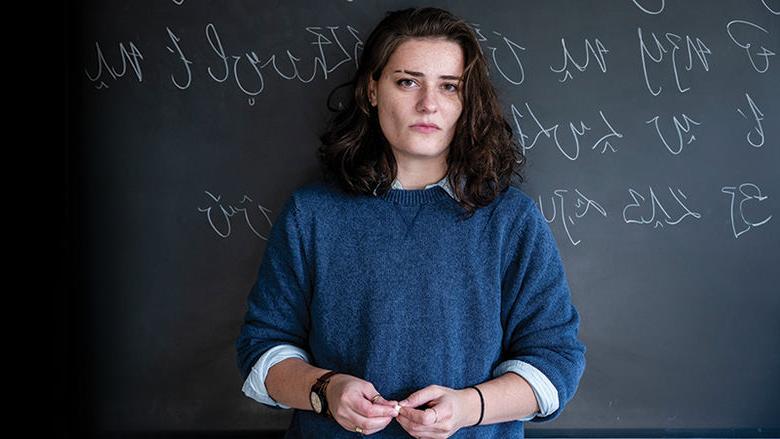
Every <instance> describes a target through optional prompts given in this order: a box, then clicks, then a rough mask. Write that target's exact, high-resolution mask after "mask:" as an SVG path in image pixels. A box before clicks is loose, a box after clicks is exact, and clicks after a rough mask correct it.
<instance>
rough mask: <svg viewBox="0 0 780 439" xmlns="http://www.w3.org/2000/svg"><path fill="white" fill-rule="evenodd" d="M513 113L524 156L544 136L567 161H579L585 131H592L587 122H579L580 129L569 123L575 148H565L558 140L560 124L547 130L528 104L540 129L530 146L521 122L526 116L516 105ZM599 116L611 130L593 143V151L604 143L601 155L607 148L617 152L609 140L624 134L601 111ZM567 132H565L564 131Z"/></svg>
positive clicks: (527, 107) (621, 136)
mask: <svg viewBox="0 0 780 439" xmlns="http://www.w3.org/2000/svg"><path fill="white" fill-rule="evenodd" d="M510 108H511V111H512V119H513V120H514V122H515V126H516V127H517V132H518V139H519V143H520V146H521V148H522V152H523V154H526V151H529V150H531V149H533V147H534V146H535V145H536V142H537V140H538V139H539V136H541V135H544V136H545V137H547V138H548V139H553V141H554V142H555V146H557V147H558V150H559V151H560V152H561V154H563V155H564V156H565V157H566V158H567V159H569V160H572V161H574V160H577V158H578V157H579V155H580V138H581V137H583V136H584V135H585V131H590V130H591V128H590V127H589V126H587V125H585V122H583V121H579V127H577V125H576V124H575V123H574V122H569V126H568V130H569V132H570V133H571V137H572V139H573V140H574V146H573V147H571V146H570V147H568V148H567V147H564V146H563V145H562V144H561V141H560V139H559V138H558V127H559V125H560V124H555V125H552V126H550V127H547V128H545V126H544V125H543V124H542V122H541V121H540V120H539V118H538V117H536V114H535V113H534V112H533V110H532V109H531V106H530V105H528V103H527V102H526V104H525V108H526V109H527V110H528V114H529V115H530V116H531V117H532V118H533V121H534V123H535V124H536V127H538V128H539V131H538V132H537V133H536V135H535V136H534V138H533V141H531V143H530V145H529V144H528V142H527V140H528V138H529V136H528V135H526V134H525V133H524V132H523V129H522V127H521V125H520V120H521V119H523V118H524V117H525V116H523V114H522V113H521V112H520V110H518V109H517V107H515V105H514V104H512V105H511V107H510ZM599 114H600V115H601V120H602V121H603V122H604V124H605V125H606V126H607V127H608V128H609V133H607V134H605V135H603V136H601V138H599V139H598V140H596V142H594V143H593V146H592V147H591V149H596V147H597V146H598V145H599V144H600V143H602V142H603V144H604V146H603V147H602V150H601V153H602V154H604V153H605V152H606V151H607V148H609V149H611V150H612V152H615V148H613V147H612V145H611V144H610V143H609V141H608V139H609V138H612V137H616V138H618V139H622V138H623V134H621V133H618V132H617V131H615V129H614V128H613V127H612V125H611V124H610V123H609V121H608V120H607V118H606V116H604V112H603V111H601V110H599ZM564 132H565V131H564ZM567 149H573V151H567Z"/></svg>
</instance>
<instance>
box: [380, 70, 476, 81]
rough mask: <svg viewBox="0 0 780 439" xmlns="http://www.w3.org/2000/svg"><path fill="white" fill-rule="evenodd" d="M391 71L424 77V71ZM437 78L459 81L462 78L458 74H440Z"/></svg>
mask: <svg viewBox="0 0 780 439" xmlns="http://www.w3.org/2000/svg"><path fill="white" fill-rule="evenodd" d="M393 73H406V74H407V75H411V76H415V77H418V78H424V77H425V73H422V72H413V71H411V70H396V71H394V72H393ZM439 78H440V79H452V80H455V81H460V80H461V79H463V78H461V77H460V76H455V75H441V76H439Z"/></svg>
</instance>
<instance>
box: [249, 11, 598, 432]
mask: <svg viewBox="0 0 780 439" xmlns="http://www.w3.org/2000/svg"><path fill="white" fill-rule="evenodd" d="M353 83H354V93H353V94H352V96H351V98H350V102H349V103H348V105H347V106H346V108H345V109H344V110H343V111H341V112H339V113H338V115H337V116H336V117H335V118H334V120H333V121H332V126H331V127H330V130H329V131H328V132H327V133H325V134H324V135H323V136H322V137H321V140H322V146H321V148H320V151H319V158H320V161H321V164H322V168H323V176H324V179H323V180H324V181H322V182H316V183H313V184H309V185H306V186H304V187H302V188H300V189H298V190H296V191H295V192H294V193H293V195H292V196H291V197H290V198H289V199H288V200H287V202H286V204H285V206H284V208H283V209H282V211H281V213H280V214H279V217H278V219H277V221H276V223H275V224H274V226H273V229H272V232H271V235H270V238H269V241H268V245H267V248H266V252H265V256H264V258H263V262H262V263H261V265H260V269H259V273H258V278H257V282H256V283H255V285H254V287H253V289H252V291H251V293H250V295H249V299H248V310H247V313H246V318H245V323H244V325H243V327H242V328H241V333H240V335H239V338H238V340H237V342H236V347H237V350H238V363H239V368H240V369H241V372H242V377H243V379H244V380H245V382H244V389H243V390H244V393H245V394H247V395H248V396H250V397H252V398H254V399H256V400H257V401H259V402H261V403H263V404H266V405H269V406H272V407H277V408H295V409H296V410H295V412H294V414H293V419H292V422H291V424H290V428H289V430H288V431H287V435H286V437H288V438H299V437H300V438H302V437H328V438H336V437H352V436H354V435H356V434H364V435H370V434H376V436H377V437H388V438H389V437H409V436H410V435H411V436H413V437H419V438H444V437H450V436H456V437H463V438H509V437H523V432H524V430H523V425H524V423H523V422H522V421H528V420H533V421H536V422H541V421H546V420H551V419H554V418H556V417H557V416H558V415H559V414H560V413H561V410H562V409H563V408H564V406H565V405H566V403H567V402H568V401H569V400H570V399H571V398H572V396H573V395H574V393H575V391H576V388H577V386H578V383H579V380H580V377H581V376H582V373H583V371H584V366H585V358H584V352H585V347H584V345H583V344H582V343H581V342H580V341H579V340H578V339H577V332H578V325H579V316H578V313H577V311H576V310H575V308H574V307H573V306H572V304H571V301H570V293H569V288H568V283H567V280H566V276H565V273H564V269H563V266H562V263H561V260H560V256H559V253H558V249H557V247H556V245H555V240H554V237H553V236H552V233H551V231H550V229H549V227H548V225H547V223H546V221H545V220H544V218H543V217H542V215H541V213H540V212H539V210H538V209H537V208H536V206H535V204H534V203H533V201H532V200H531V199H530V198H529V197H528V196H527V195H525V194H524V193H523V192H521V191H520V190H519V189H517V188H515V187H514V186H511V185H510V181H511V177H512V175H513V174H516V175H518V176H519V172H517V170H516V168H518V167H519V166H521V165H522V164H523V163H524V161H525V159H524V157H522V155H521V154H520V153H519V152H518V150H517V148H516V147H515V145H514V141H513V139H512V132H511V128H510V126H509V124H508V123H507V122H506V120H505V119H504V117H503V115H502V113H501V109H500V106H499V103H498V100H497V97H496V94H495V91H494V89H493V86H492V85H491V84H490V81H489V79H488V71H487V64H486V62H485V59H484V56H483V54H482V52H481V50H480V48H479V44H478V42H477V40H476V38H475V35H474V33H473V31H472V30H471V29H470V27H469V26H468V25H467V24H466V23H464V22H463V21H462V20H460V19H458V18H456V17H454V16H452V15H451V14H450V13H448V12H446V11H443V10H440V9H434V8H424V9H407V10H403V11H397V12H393V13H388V15H387V16H386V17H385V19H384V20H382V22H381V23H379V25H378V26H377V28H376V29H375V30H374V31H373V32H372V33H371V35H370V36H369V38H368V40H367V42H366V44H365V48H364V50H363V53H362V56H361V62H360V66H359V69H358V71H357V72H356V75H355V79H354V81H353ZM521 181H522V178H521ZM518 421H519V422H518Z"/></svg>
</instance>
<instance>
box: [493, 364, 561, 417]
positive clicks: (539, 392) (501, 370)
mask: <svg viewBox="0 0 780 439" xmlns="http://www.w3.org/2000/svg"><path fill="white" fill-rule="evenodd" d="M507 372H514V373H516V374H518V375H520V376H521V377H523V379H525V380H526V381H528V384H530V385H531V389H532V390H533V391H534V396H536V403H537V404H539V411H538V412H536V413H534V414H532V415H530V416H527V417H525V418H522V419H519V420H520V421H529V420H531V419H533V418H535V417H536V416H549V415H550V414H551V413H552V412H554V411H556V410H558V407H559V401H558V390H557V389H556V388H555V386H554V385H553V383H552V382H550V380H549V379H548V378H547V377H546V376H545V375H544V374H543V373H542V372H541V371H540V370H539V369H537V368H535V367H533V366H531V365H530V364H528V363H526V362H524V361H520V360H507V361H504V362H503V363H501V364H499V365H498V367H496V369H495V370H494V371H493V378H497V377H499V376H501V375H503V374H505V373H507Z"/></svg>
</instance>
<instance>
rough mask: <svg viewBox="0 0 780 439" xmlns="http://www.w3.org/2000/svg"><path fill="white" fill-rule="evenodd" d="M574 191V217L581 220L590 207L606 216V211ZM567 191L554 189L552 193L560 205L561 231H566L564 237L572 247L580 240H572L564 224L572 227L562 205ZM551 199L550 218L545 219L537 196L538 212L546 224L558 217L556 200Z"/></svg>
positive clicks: (569, 216) (540, 198)
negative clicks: (575, 197)
mask: <svg viewBox="0 0 780 439" xmlns="http://www.w3.org/2000/svg"><path fill="white" fill-rule="evenodd" d="M574 191H575V192H576V193H577V199H576V200H575V210H574V213H575V216H576V217H577V218H582V217H583V216H585V215H586V214H587V213H588V209H589V208H590V207H591V206H592V207H593V208H594V209H596V210H597V211H598V212H599V213H600V214H601V215H603V216H605V217H606V216H607V211H606V210H604V208H603V207H601V205H599V204H598V203H597V202H595V201H593V200H591V199H590V198H588V197H586V196H585V195H584V194H583V193H582V192H580V190H579V189H574ZM568 192H569V191H568V190H566V189H556V190H554V191H553V193H554V194H555V196H556V197H558V202H559V203H560V210H561V214H560V221H561V224H562V225H563V229H564V230H566V236H568V238H569V242H571V243H572V245H579V243H580V242H581V240H579V239H578V240H576V241H575V240H574V238H572V236H571V232H570V231H569V224H567V223H566V220H567V219H568V220H569V223H570V224H571V225H574V220H573V219H572V218H571V215H566V211H565V203H564V195H565V194H566V193H568ZM550 199H552V218H547V216H546V215H545V214H544V206H543V204H542V197H541V195H540V196H539V210H540V211H541V212H542V216H543V217H544V219H545V221H547V222H548V223H551V222H553V221H555V219H556V217H558V213H557V206H556V202H555V201H556V200H555V198H553V197H550Z"/></svg>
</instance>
